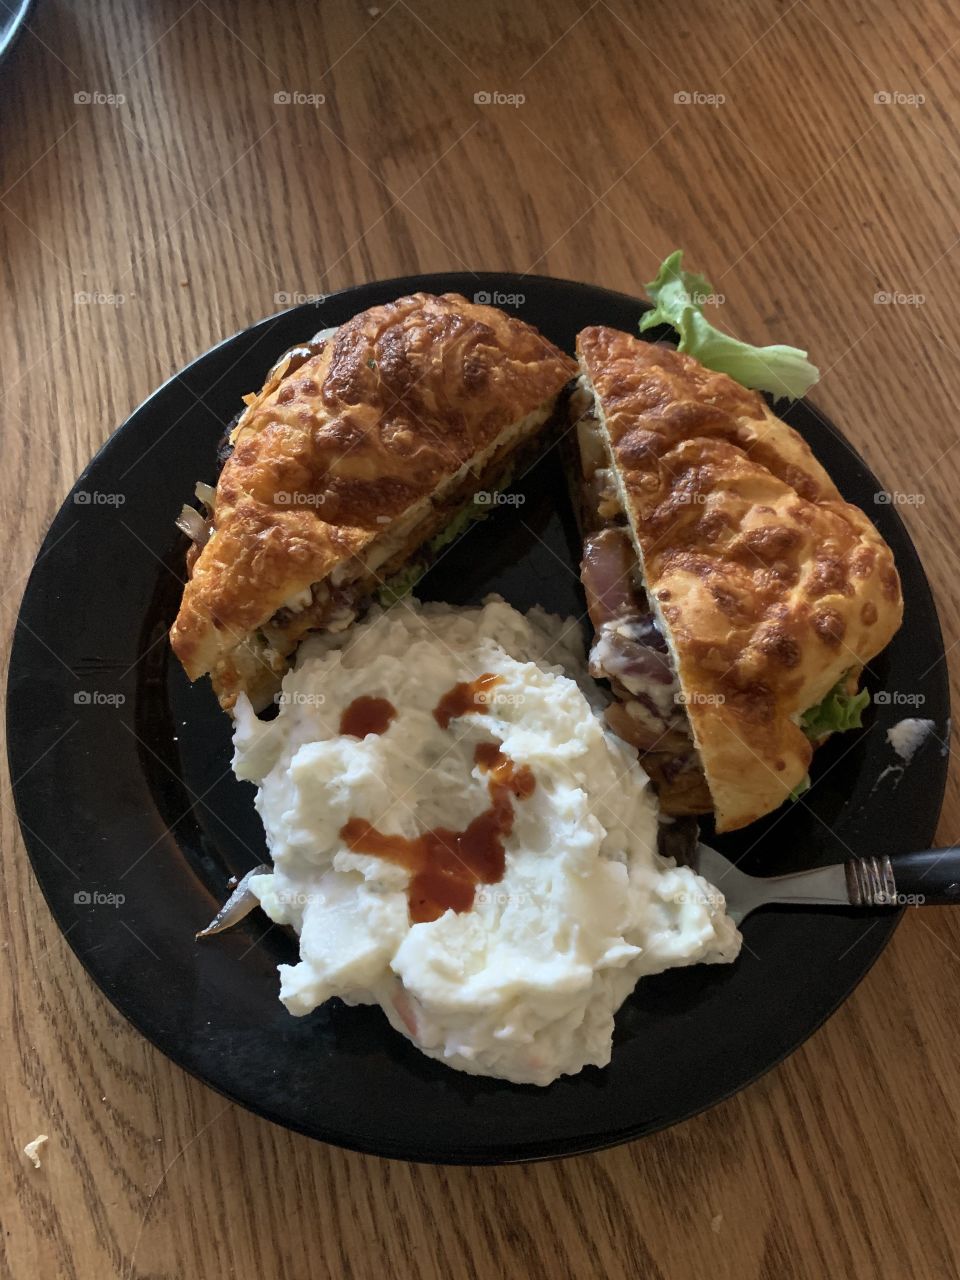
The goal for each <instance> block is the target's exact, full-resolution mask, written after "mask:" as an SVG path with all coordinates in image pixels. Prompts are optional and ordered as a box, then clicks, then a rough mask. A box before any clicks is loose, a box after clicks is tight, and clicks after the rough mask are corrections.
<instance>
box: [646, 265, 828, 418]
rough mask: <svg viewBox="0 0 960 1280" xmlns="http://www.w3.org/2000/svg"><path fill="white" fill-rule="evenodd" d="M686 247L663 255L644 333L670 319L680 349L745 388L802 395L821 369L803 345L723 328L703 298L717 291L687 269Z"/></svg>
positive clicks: (651, 286) (777, 394)
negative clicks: (758, 339)
mask: <svg viewBox="0 0 960 1280" xmlns="http://www.w3.org/2000/svg"><path fill="white" fill-rule="evenodd" d="M682 263H683V250H682V249H676V250H675V251H674V252H673V253H671V254H670V256H669V257H668V258H664V260H663V262H662V263H661V265H660V270H659V272H658V273H657V278H656V280H651V282H650V283H649V284H648V285H647V286H646V290H647V293H648V294H649V295H650V298H651V300H652V302H653V304H654V305H653V310H652V311H648V312H646V313H645V315H644V316H643V317H642V319H641V321H640V332H641V333H643V332H645V330H647V329H652V328H654V327H655V326H656V325H658V324H669V325H671V326H672V327H673V328H674V329H676V331H677V333H679V335H680V342H679V346H678V349H679V350H680V351H686V352H688V353H689V354H690V355H692V356H695V357H696V359H697V360H699V361H700V363H701V364H704V365H706V367H707V368H708V369H715V370H716V371H717V372H718V373H727V374H729V375H730V377H731V378H735V379H736V381H737V382H739V383H741V384H742V385H743V386H745V387H753V388H755V389H756V390H757V391H768V392H769V393H770V394H771V395H772V396H775V397H777V398H778V399H779V398H780V397H782V396H786V397H789V399H791V400H798V399H799V398H800V397H801V396H804V395H806V393H807V392H808V391H809V390H810V388H811V387H812V386H813V384H814V383H815V382H817V381H819V379H820V371H819V369H817V367H816V365H813V364H811V363H810V361H809V360H808V359H807V353H806V352H805V351H801V350H800V349H799V348H798V347H785V346H780V345H774V346H769V347H754V346H751V345H750V344H749V343H747V342H741V341H740V340H739V339H738V338H732V337H731V336H730V335H729V334H728V333H722V332H721V331H720V330H719V329H717V328H716V327H715V326H714V325H712V324H711V323H710V321H709V320H708V319H707V318H706V316H705V315H704V314H703V311H702V309H701V308H702V305H703V300H704V299H706V298H708V297H710V296H712V295H713V288H712V286H711V284H710V282H709V281H708V280H707V279H706V277H705V276H701V275H697V274H696V273H695V272H692V271H684V270H683V266H682Z"/></svg>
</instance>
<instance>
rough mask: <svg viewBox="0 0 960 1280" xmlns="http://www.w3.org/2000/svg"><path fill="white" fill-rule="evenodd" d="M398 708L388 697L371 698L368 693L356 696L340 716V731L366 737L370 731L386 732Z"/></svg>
mask: <svg viewBox="0 0 960 1280" xmlns="http://www.w3.org/2000/svg"><path fill="white" fill-rule="evenodd" d="M396 714H397V708H396V707H395V706H394V705H393V703H392V702H388V701H387V699H386V698H370V697H367V695H366V694H363V695H361V696H360V697H359V698H354V700H353V701H352V702H351V703H350V705H349V707H347V708H346V709H345V710H344V712H343V715H342V716H341V717H340V732H341V733H344V734H349V735H350V737H351V738H365V737H366V736H367V734H368V733H377V734H379V733H386V731H387V729H388V728H389V727H390V722H391V721H392V720H393V718H394V716H395V715H396Z"/></svg>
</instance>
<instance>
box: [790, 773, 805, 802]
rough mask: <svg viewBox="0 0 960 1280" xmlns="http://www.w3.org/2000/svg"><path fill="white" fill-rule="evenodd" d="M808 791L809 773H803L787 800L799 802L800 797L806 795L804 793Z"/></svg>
mask: <svg viewBox="0 0 960 1280" xmlns="http://www.w3.org/2000/svg"><path fill="white" fill-rule="evenodd" d="M809 790H810V775H809V773H805V774H804V775H803V777H802V778H801V779H800V781H799V782H798V783H797V785H796V786H795V787H794V788H793V790H792V791H791V792H790V795H789V796H788V797H787V798H788V799H789V800H793V801H796V800H799V799H800V797H801V796H802V795H806V793H807V792H808V791H809Z"/></svg>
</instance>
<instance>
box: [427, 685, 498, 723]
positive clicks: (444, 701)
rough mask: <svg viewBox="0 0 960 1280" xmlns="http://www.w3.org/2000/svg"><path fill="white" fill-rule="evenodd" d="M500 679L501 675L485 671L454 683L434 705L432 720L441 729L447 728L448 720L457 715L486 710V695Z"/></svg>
mask: <svg viewBox="0 0 960 1280" xmlns="http://www.w3.org/2000/svg"><path fill="white" fill-rule="evenodd" d="M502 679H503V677H502V676H495V675H493V674H491V672H489V671H485V672H484V673H483V675H482V676H477V678H476V680H465V681H464V682H463V683H462V684H455V685H454V686H453V688H452V689H448V690H447V692H446V693H445V694H444V695H443V697H442V698H441V699H440V701H439V702H438V703H437V705H436V706H435V707H434V709H433V718H434V720H436V722H437V724H438V725H439V726H440V728H441V729H449V728H450V721H451V720H454V719H456V717H457V716H464V715H467V713H468V712H470V711H478V712H484V711H486V710H487V707H488V698H487V695H488V694H489V692H490V690H491V689H492V688H493V687H494V685H498V684H499V683H500V681H501V680H502Z"/></svg>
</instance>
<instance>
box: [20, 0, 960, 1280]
mask: <svg viewBox="0 0 960 1280" xmlns="http://www.w3.org/2000/svg"><path fill="white" fill-rule="evenodd" d="M949 8H950V6H948V5H947V4H937V3H935V0H920V3H919V5H915V6H907V7H904V6H901V5H894V4H890V3H886V4H880V5H872V6H871V5H867V4H865V3H861V2H860V0H855V3H852V4H849V5H831V4H828V3H827V2H826V0H783V3H779V4H774V3H769V2H767V3H764V2H761V0H754V2H753V3H744V0H722V2H719V3H714V4H708V3H706V2H705V0H703V2H702V3H700V2H698V3H686V4H678V3H676V2H670V3H668V2H667V0H658V2H652V3H648V4H646V5H643V6H640V5H635V4H634V5H631V4H628V3H626V0H610V3H607V0H593V3H587V0H579V2H575V0H561V2H560V3H557V4H555V5H550V6H548V5H535V4H532V3H528V4H522V3H521V4H518V3H510V2H508V0H474V2H473V3H471V4H469V5H467V4H463V5H452V4H449V3H447V4H443V3H440V0H412V2H410V3H408V0H380V5H379V7H376V6H369V7H368V5H367V4H366V3H365V2H364V0H357V2H356V3H352V2H351V3H347V2H346V0H329V2H328V3H326V4H324V5H323V8H322V12H320V11H319V6H317V10H318V11H317V12H314V6H310V5H300V6H293V5H282V4H276V3H275V4H273V5H271V4H269V3H268V2H267V0H263V2H262V3H257V2H255V0H249V2H247V0H209V3H208V2H207V0H195V2H194V3H185V2H184V3H174V2H173V0H156V2H155V3H152V4H138V3H137V0H99V2H98V3H90V2H89V0H88V2H87V3H81V0H38V3H37V6H36V9H35V11H34V13H33V14H32V16H31V20H30V30H29V33H25V34H24V35H23V37H22V39H21V41H20V44H19V46H18V47H17V48H16V50H15V51H14V53H13V55H12V57H11V58H10V60H9V61H8V62H7V63H6V65H5V66H4V67H3V69H2V72H0V77H2V79H0V92H2V117H0V118H2V152H0V154H2V159H0V179H2V180H0V191H2V204H0V236H2V238H3V245H2V257H0V263H2V271H3V290H4V304H3V306H2V309H0V335H2V352H3V357H4V376H3V428H4V436H3V440H4V445H3V464H4V465H3V469H2V484H3V487H4V494H3V509H4V510H5V511H6V513H7V517H6V521H5V524H4V533H3V541H2V546H3V552H4V563H5V566H6V573H5V577H6V583H5V594H4V595H3V597H2V598H0V616H2V621H3V628H4V638H5V642H6V641H7V640H8V639H9V635H10V632H11V630H12V627H13V623H14V619H15V616H16V604H17V600H18V598H19V594H20V591H21V588H22V583H23V580H24V578H25V576H26V574H27V573H28V571H29V568H30V565H31V561H32V559H33V556H34V553H35V551H36V548H37V545H38V543H39V541H40V539H41V537H42V535H43V532H44V530H45V529H46V527H47V525H48V523H49V522H50V520H51V518H52V517H53V514H54V512H55V511H56V510H57V507H58V505H59V504H60V502H61V500H62V498H63V496H64V495H65V494H66V492H67V491H68V489H69V487H70V485H71V483H72V481H73V480H74V479H75V477H76V475H77V474H78V472H79V470H80V468H81V467H82V466H83V464H84V463H85V462H86V461H87V459H88V458H89V457H90V455H91V454H92V453H93V451H94V450H95V449H96V448H97V447H98V446H99V445H100V443H101V442H102V441H103V440H104V439H105V438H106V437H107V436H108V435H109V433H110V432H111V431H112V430H113V429H114V428H115V427H116V426H117V424H118V423H120V422H121V421H122V420H123V419H124V418H125V417H126V416H127V414H128V412H129V411H130V410H131V409H132V408H133V407H134V406H135V405H136V404H137V403H138V402H139V401H140V400H142V399H143V398H144V397H145V396H146V395H147V394H148V393H149V392H150V391H151V390H152V389H153V388H154V387H155V386H157V384H158V383H160V382H161V381H162V380H163V379H165V378H167V377H168V376H170V375H171V374H172V373H174V372H175V371H176V370H177V369H179V368H180V367H181V366H182V365H183V364H184V363H185V362H186V361H188V360H189V359H191V358H192V357H193V356H194V355H196V354H197V353H199V352H201V351H203V350H205V349H206V348H207V347H208V346H210V345H211V344H212V343H214V342H216V341H217V340H218V339H220V338H221V337H223V336H224V335H226V334H230V333H232V332H234V331H235V330H237V329H239V328H241V327H242V326H245V325H247V324H249V323H250V322H251V321H253V320H256V319H258V318H259V317H261V316H263V315H266V314H268V313H270V312H273V311H276V310H279V309H280V308H282V307H283V306H284V305H286V304H287V302H288V300H289V301H296V300H298V295H301V294H307V295H309V294H317V293H324V292H330V291H332V290H335V289H337V288H340V287H342V286H344V285H347V284H350V283H354V282H359V281H364V280H370V279H374V278H377V277H385V276H391V275H398V274H402V273H405V272H412V271H421V270H422V271H431V270H438V269H444V268H460V267H464V266H468V267H475V268H494V269H495V268H498V267H502V268H503V269H504V270H517V271H521V272H524V271H526V272H541V273H546V274H553V275H558V276H570V277H574V278H577V279H583V280H589V281H595V282H598V283H600V284H604V285H611V286H614V287H616V288H621V289H625V290H631V291H637V290H640V288H641V286H642V282H643V281H645V280H648V279H649V278H650V277H651V275H652V274H653V272H654V270H655V268H656V265H657V263H658V262H659V260H660V258H661V257H662V256H663V255H664V254H665V253H666V252H668V251H669V250H670V249H671V248H673V247H675V246H678V245H682V246H685V247H686V248H687V250H688V251H689V258H690V260H691V263H692V264H695V265H698V266H700V267H701V268H702V269H703V270H705V271H707V272H708V273H709V274H710V277H711V279H712V280H713V282H714V285H715V288H716V289H717V290H718V291H721V292H722V293H723V294H725V295H726V298H727V301H726V303H725V304H724V305H723V307H722V308H721V311H720V320H721V321H722V322H723V323H724V324H725V325H726V326H727V327H728V328H729V329H731V330H732V331H733V332H735V333H737V334H740V335H749V336H750V337H751V338H752V339H754V340H756V341H771V340H783V341H794V342H798V343H801V344H803V345H806V346H809V348H810V350H811V352H812V355H813V358H814V359H815V360H816V362H817V363H818V364H819V365H820V366H821V367H822V368H823V369H824V371H825V376H824V378H823V381H822V383H821V385H820V386H819V387H818V388H817V390H816V396H815V398H816V401H817V403H818V404H819V405H820V406H822V408H823V409H824V410H825V411H826V412H828V413H830V414H831V415H833V416H834V417H835V419H836V420H837V421H838V422H839V423H841V424H842V425H843V427H844V430H845V431H846V432H847V433H848V435H849V436H850V438H851V439H852V440H853V441H854V443H855V444H856V445H857V446H858V447H859V448H860V449H861V450H862V451H863V453H864V454H865V456H866V458H867V459H868V461H869V462H870V464H871V465H872V466H873V467H874V469H875V470H876V471H877V472H878V473H879V475H880V476H881V477H883V478H884V479H885V481H886V483H887V484H888V486H889V487H890V489H892V490H896V492H897V493H899V494H902V495H913V496H912V497H910V498H909V500H906V499H905V500H904V501H903V505H902V510H903V514H904V517H905V519H906V521H907V523H908V525H909V527H910V530H911V533H912V534H913V537H914V538H915V540H916V543H917V546H918V547H919V549H920V552H921V554H922V556H923V559H924V562H925V564H926V567H927V571H928V573H929V574H930V576H931V579H932V582H933V585H934V588H935V590H936V591H937V594H938V599H939V605H940V609H941V616H942V619H943V624H944V628H945V631H946V637H947V644H948V645H949V646H950V649H951V650H952V655H951V656H955V654H956V650H955V649H954V646H956V645H957V643H958V641H960V616H958V606H957V593H956V590H955V581H956V574H957V557H956V551H957V545H958V543H957V534H956V509H957V498H956V488H957V476H958V463H960V448H958V428H957V408H956V406H957V404H958V403H960V336H958V335H957V332H956V323H955V316H956V311H957V305H956V304H957V295H958V290H960V242H958V233H957V229H956V214H955V210H956V209H957V207H958V204H960V134H958V130H957V125H956V117H957V112H956V97H955V95H954V93H953V92H952V86H953V83H954V81H955V79H956V76H957V74H958V70H960V67H958V62H960V44H958V45H957V47H956V48H953V46H952V42H955V41H956V40H957V34H958V33H957V30H956V27H955V23H952V22H951V21H950V20H949V18H950V15H949ZM478 94H487V95H491V96H492V95H494V94H502V95H514V97H515V96H516V95H523V99H524V100H523V101H522V102H521V103H519V104H517V103H516V102H514V103H513V104H511V103H509V102H504V101H501V102H497V101H490V102H483V101H479V102H478V101H477V95H478ZM78 95H84V96H82V97H78ZM284 95H285V96H284ZM317 95H324V98H325V101H323V102H320V101H319V99H318V98H317ZM121 99H122V101H121ZM881 295H883V296H886V297H889V296H891V295H894V300H893V301H888V302H885V303H884V302H882V301H878V299H879V298H880V297H881ZM251 385H252V384H251ZM65 625H67V626H68V625H70V622H69V620H65ZM954 669H955V670H956V669H957V668H956V666H955V668H954ZM51 803H56V798H55V797H51ZM0 815H2V821H3V831H4V839H3V856H4V869H3V870H4V888H5V893H4V895H3V899H2V911H3V922H2V939H3V941H2V952H0V956H2V963H3V974H2V980H0V1007H2V1012H3V1021H2V1033H0V1037H2V1038H0V1043H2V1044H3V1048H4V1057H5V1071H4V1085H5V1088H4V1094H5V1102H6V1106H5V1108H4V1109H3V1122H2V1123H3V1129H2V1141H0V1150H2V1153H3V1159H2V1163H0V1167H2V1183H0V1186H2V1206H0V1217H2V1223H3V1231H2V1234H0V1275H3V1276H11V1277H16V1278H17V1280H20V1278H21V1277H28V1276H30V1277H33V1276H41V1277H58V1278H59V1277H64V1278H73V1277H79V1278H80V1280H87V1278H88V1277H90V1278H93V1280H101V1278H103V1277H107V1276H114V1275H116V1276H124V1277H147V1276H149V1277H176V1278H177V1280H181V1278H184V1280H193V1278H194V1277H202V1278H203V1280H207V1278H208V1277H214V1276H217V1277H219V1276H237V1277H242V1278H243V1280H246V1278H248V1277H251V1278H252V1277H291V1278H295V1280H300V1278H301V1277H305V1276H307V1275H311V1276H317V1277H337V1278H339V1277H368V1276H370V1277H380V1276H390V1277H393V1276H398V1277H405V1276H411V1277H412V1276H424V1277H431V1278H432V1277H444V1280H446V1278H448V1277H470V1276H478V1277H482V1278H483V1280H487V1278H488V1277H489V1278H490V1280H493V1277H500V1276H504V1275H507V1276H511V1277H512V1276H518V1277H526V1276H548V1277H551V1280H553V1278H555V1277H560V1276H576V1277H578V1280H579V1278H580V1277H587V1276H598V1277H599V1276H603V1277H611V1278H616V1280H619V1278H620V1277H628V1276H629V1277H642V1278H643V1280H660V1278H661V1277H662V1278H664V1280H674V1278H676V1277H679V1278H681V1280H684V1278H686V1277H690V1278H691V1280H694V1278H697V1280H698V1278H699V1277H704V1276H710V1277H711V1280H714V1278H715V1280H728V1278H729V1280H733V1278H734V1277H736V1280H745V1278H752V1277H763V1278H764V1280H766V1278H769V1280H783V1278H784V1277H810V1278H811V1280H823V1278H824V1277H827V1276H829V1277H870V1278H871V1280H872V1278H873V1277H890V1278H891V1280H905V1278H906V1277H911V1278H913V1277H917V1278H920V1280H932V1278H933V1277H943V1278H944V1280H947V1278H948V1277H949V1278H951V1280H952V1278H953V1277H956V1276H957V1274H958V1272H960V1242H958V1238H957V1232H956V1217H957V1205H958V1203H960V1165H958V1159H957V1149H958V1136H957V1132H958V1118H960V1117H958V1111H960V1087H958V1085H960V1066H958V1056H960V1052H958V1051H960V1034H958V1030H957V1012H956V1011H957V994H956V993H957V986H958V981H960V914H958V913H950V912H949V911H932V910H926V911H924V912H918V911H916V910H914V911H912V912H910V913H909V914H908V916H907V919H906V920H905V922H904V924H903V926H902V927H901V929H900V930H899V932H898V933H897V935H896V938H895V941H894V942H893V944H892V945H891V946H890V947H889V949H888V950H887V951H886V953H885V954H884V956H883V958H882V959H881V961H880V962H879V964H878V965H877V966H876V968H875V969H874V970H873V972H872V973H871V974H870V976H869V977H868V978H867V980H866V981H865V982H864V983H863V985H862V986H861V988H860V989H859V990H858V991H857V993H856V994H855V995H854V997H853V998H852V999H851V1000H850V1001H848V1002H847V1004H846V1005H845V1006H844V1007H843V1008H842V1009H841V1010H840V1011H839V1012H838V1013H837V1014H836V1016H835V1017H834V1018H832V1019H831V1021H830V1022H829V1024H828V1025H827V1026H826V1027H824V1028H823V1030H821V1031H820V1032H819V1033H818V1034H817V1035H815V1036H814V1037H813V1039H812V1040H811V1041H810V1042H809V1043H808V1044H807V1045H806V1046H805V1047H804V1048H803V1049H801V1050H800V1051H799V1052H798V1053H796V1054H795V1055H794V1056H793V1057H792V1058H791V1059H790V1060H789V1061H788V1062H786V1063H785V1064H784V1065H783V1066H781V1067H780V1068H778V1069H777V1070H775V1071H773V1072H771V1073H770V1074H769V1075H768V1076H766V1077H765V1078H764V1079H763V1080H761V1081H759V1082H758V1083H757V1084H755V1085H754V1086H753V1087H752V1088H750V1089H749V1090H747V1091H746V1092H745V1093H743V1094H742V1095H740V1096H739V1097H736V1098H733V1099H731V1100H730V1101H728V1102H727V1103H725V1104H724V1105H722V1106H719V1107H717V1108H716V1109H715V1110H713V1111H712V1112H710V1113H709V1114H707V1115H703V1116H701V1117H699V1118H698V1119H695V1120H692V1121H690V1122H688V1123H686V1124H684V1125H681V1126H679V1127H677V1128H675V1129H672V1130H670V1131H668V1132H666V1133H663V1134H661V1135H659V1136H656V1137H653V1138H650V1139H647V1140H646V1141H642V1142H638V1143H635V1144H633V1145H632V1146H627V1147H622V1148H620V1149H619V1150H615V1151H610V1152H607V1153H604V1154H600V1155H595V1156H589V1157H583V1158H578V1159H573V1160H568V1161H563V1162H559V1163H554V1164H544V1165H538V1166H528V1167H511V1168H500V1169H477V1170H471V1169H442V1168H431V1167H425V1166H422V1167H417V1166H408V1165H403V1164H397V1163H389V1162H386V1161H383V1160H378V1159H368V1158H362V1157H359V1156H355V1155H352V1154H349V1153H345V1152H342V1151H338V1150H333V1149H330V1148H327V1147H324V1146H322V1145H320V1144H318V1143H315V1142H312V1141H310V1140H308V1139H306V1138H301V1137H297V1136H295V1135H294V1134H291V1133H287V1132H285V1131H283V1130H281V1129H278V1128H275V1127H273V1126H272V1125H270V1124H268V1123H267V1122H265V1121H263V1120H260V1119H258V1118H256V1117H255V1116H252V1115H249V1114H247V1113H246V1112H245V1111H242V1110H241V1109H240V1108H238V1107H236V1106H233V1105H232V1104H229V1103H225V1102H224V1100H223V1099H222V1098H220V1097H218V1096H217V1095H216V1094H214V1093H212V1092H211V1091H210V1090H208V1089H206V1088H205V1087H203V1086H202V1085H200V1084H198V1083H196V1082H195V1081H194V1080H193V1079H191V1078H188V1077H187V1076H186V1075H184V1074H183V1072H182V1071H180V1070H179V1069H178V1068H176V1067H174V1066H172V1065H171V1064H170V1063H169V1062H168V1061H167V1060H166V1059H165V1058H163V1057H162V1056H161V1055H160V1054H159V1053H158V1052H157V1051H156V1050H154V1049H153V1048H152V1047H151V1046H150V1045H149V1044H147V1043H146V1042H144V1041H143V1040H142V1039H141V1038H140V1037H139V1036H138V1035H137V1034H136V1033H135V1032H134V1031H133V1030H132V1029H131V1028H130V1027H129V1026H127V1024H126V1023H125V1022H124V1021H123V1020H122V1019H121V1018H120V1017H119V1016H118V1015H117V1014H116V1013H115V1012H114V1011H113V1009H112V1008H111V1007H110V1006H109V1005H108V1004H107V1003H106V1001H105V1000H104V999H103V998H102V997H101V996H100V994H99V993H98V992H97V991H96V990H95V989H94V988H93V986H92V984H91V983H90V981H89V980H88V979H87V977H86V975H85V973H84V972H83V970H82V969H81V967H80V965H79V964H78V962H77V961H76V959H75V958H74V956H73V954H72V953H71V951H70V950H69V947H68V946H67V944H66V943H65V942H64V941H63V939H62V938H61V937H60V935H59V933H58V931H57V929H56V928H55V926H54V925H53V923H52V921H51V918H50V915H49V913H48V912H47V909H46V907H45V905H44V903H43V900H42V898H41V895H40V892H39V890H38V889H37V887H36V885H35V884H34V881H33V878H32V875H31V873H30V871H29V868H28V866H27V863H26V860H25V857H24V853H23V848H22V845H21V843H20V839H19V835H18V831H17V826H16V821H15V819H14V816H13V810H12V807H11V798H10V794H9V787H8V784H6V783H5V784H4V793H3V796H2V809H0ZM958 817H960V797H958V792H957V785H956V779H955V778H954V779H953V782H952V785H951V788H950V792H949V795H948V800H947V807H946V809H945V810H944V817H943V822H942V825H941V831H940V835H941V838H942V840H943V841H947V840H949V839H951V838H956V836H957V834H958V831H957V826H958ZM41 1132H43V1133H47V1134H49V1138H50V1140H49V1142H48V1143H47V1145H46V1146H45V1147H44V1148H42V1151H41V1159H42V1167H41V1168H40V1169H35V1168H33V1166H32V1165H31V1164H30V1162H29V1161H28V1160H27V1159H26V1158H25V1157H24V1156H23V1155H22V1154H21V1149H22V1148H23V1146H24V1144H25V1143H26V1142H28V1141H29V1140H30V1139H32V1138H34V1137H35V1136H36V1135H37V1134H38V1133H41Z"/></svg>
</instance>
